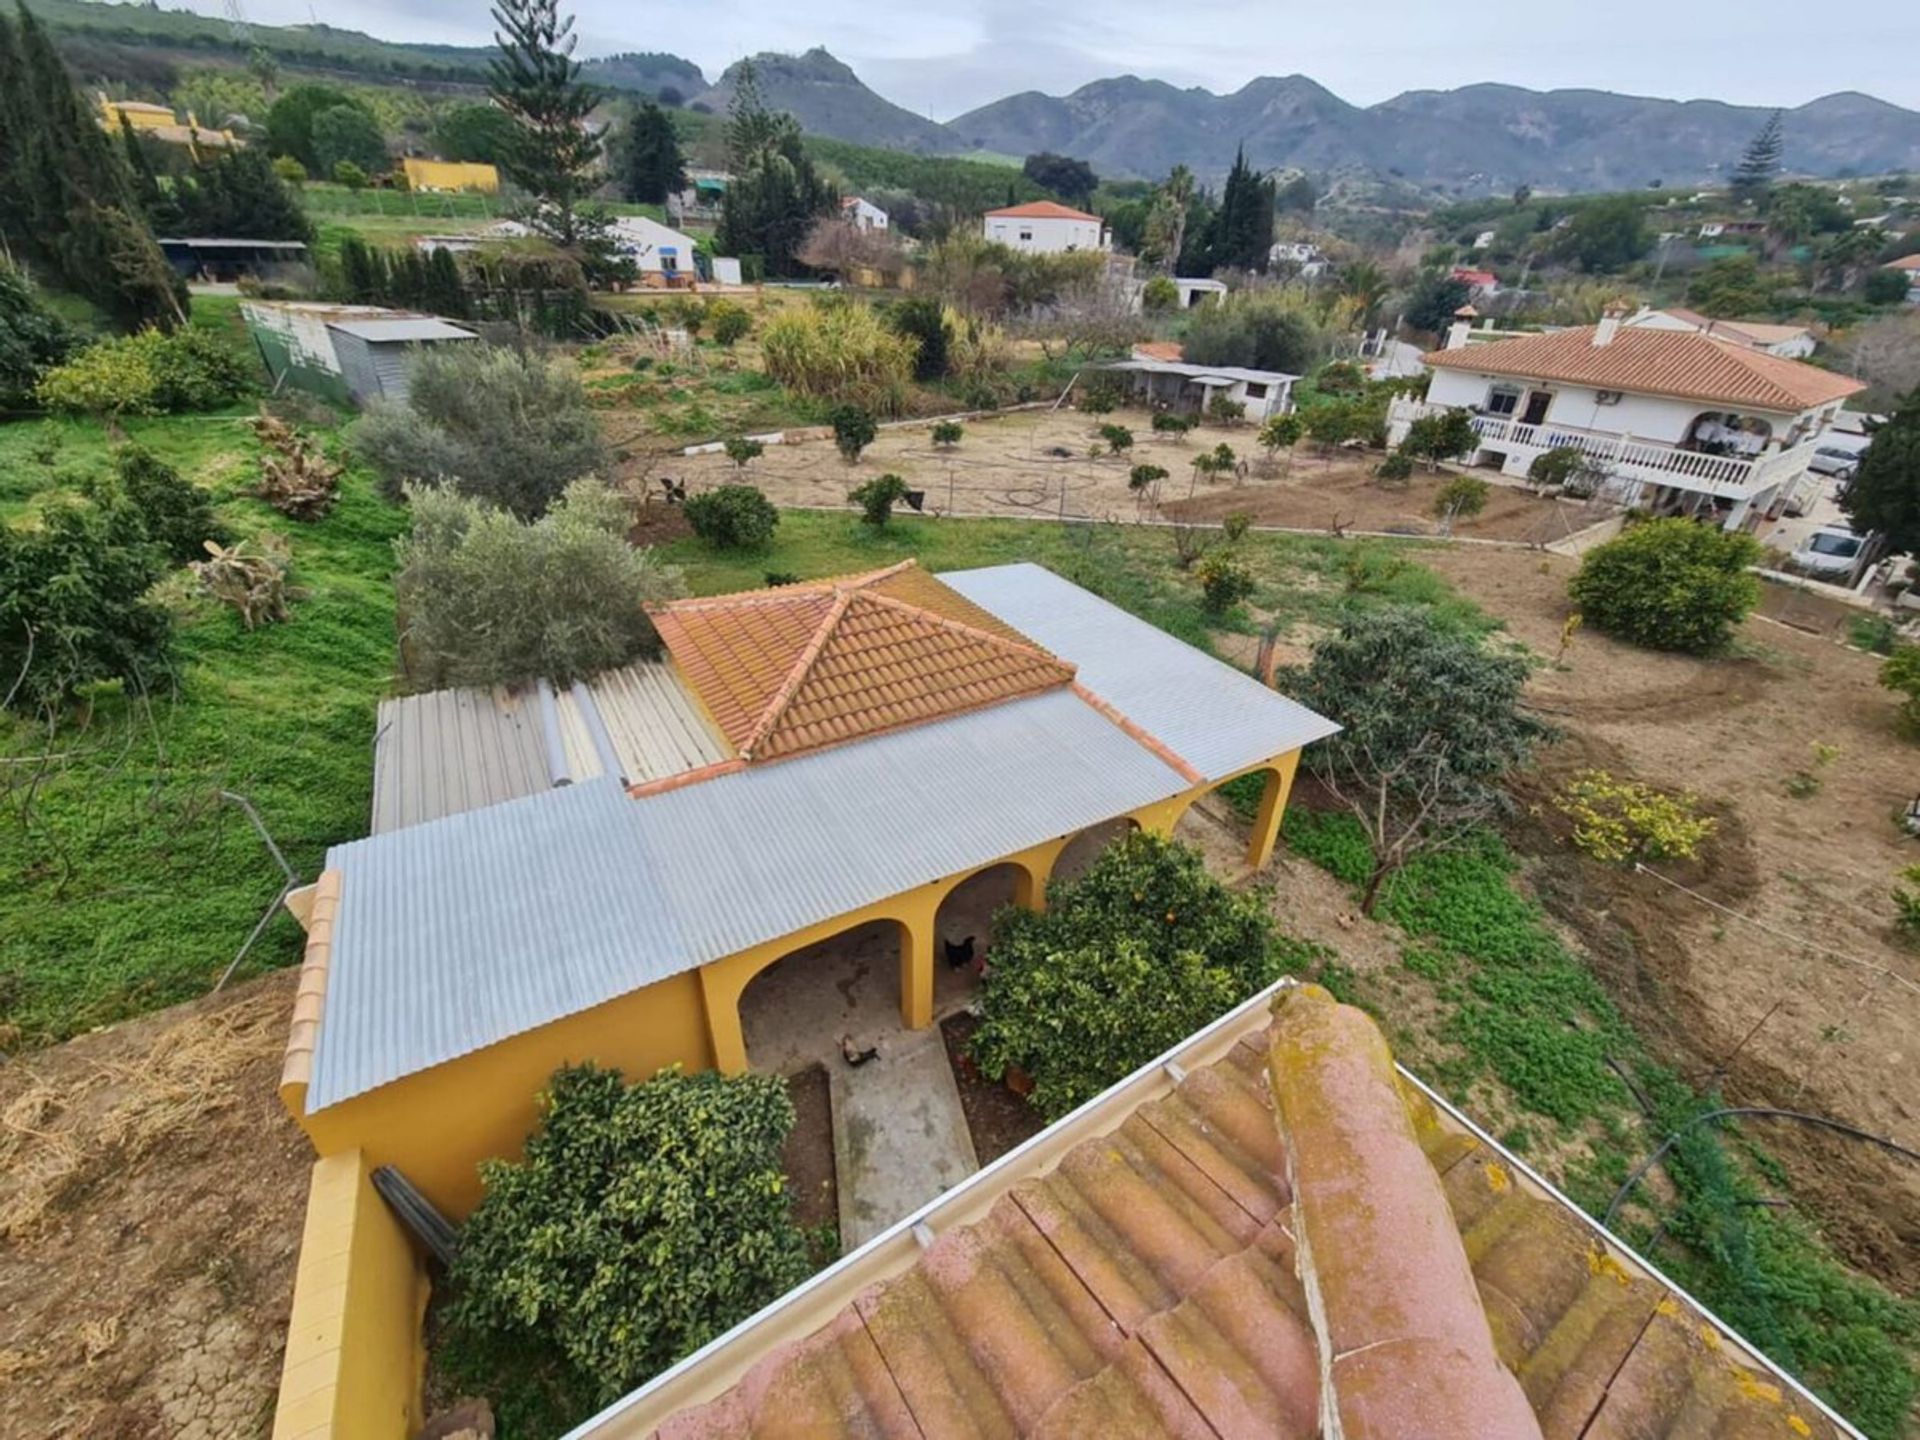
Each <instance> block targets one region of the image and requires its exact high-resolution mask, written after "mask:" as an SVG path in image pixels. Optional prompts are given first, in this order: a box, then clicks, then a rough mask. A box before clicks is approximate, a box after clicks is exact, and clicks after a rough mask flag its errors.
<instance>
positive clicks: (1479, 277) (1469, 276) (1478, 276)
mask: <svg viewBox="0 0 1920 1440" xmlns="http://www.w3.org/2000/svg"><path fill="white" fill-rule="evenodd" d="M1453 278H1454V279H1456V280H1458V281H1461V282H1462V283H1463V284H1465V285H1466V287H1467V293H1468V294H1469V295H1471V296H1472V297H1473V298H1474V299H1476V300H1490V299H1492V298H1493V297H1494V296H1495V295H1498V294H1499V293H1500V277H1499V276H1498V275H1496V274H1494V273H1493V272H1492V271H1491V270H1475V269H1474V268H1473V267H1472V266H1469V265H1456V266H1454V267H1453Z"/></svg>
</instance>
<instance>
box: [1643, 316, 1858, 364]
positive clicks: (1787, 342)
mask: <svg viewBox="0 0 1920 1440" xmlns="http://www.w3.org/2000/svg"><path fill="white" fill-rule="evenodd" d="M1626 323H1627V324H1629V325H1637V326H1640V327H1642V328H1644V329H1648V330H1691V331H1693V332H1695V333H1697V334H1700V335H1711V336H1713V337H1714V339H1716V340H1731V341H1733V342H1734V343H1735V344H1736V345H1750V346H1752V347H1753V348H1754V349H1755V350H1764V351H1766V352H1767V354H1769V355H1778V356H1780V357H1781V358H1782V359H1786V360H1804V359H1806V358H1807V356H1809V355H1811V354H1813V352H1814V351H1815V350H1816V349H1817V348H1818V347H1819V344H1820V342H1819V340H1818V339H1817V338H1816V337H1815V335H1814V333H1813V331H1811V330H1809V329H1808V328H1807V327H1806V326H1804V325H1763V324H1761V323H1760V322H1759V321H1757V320H1715V319H1714V318H1713V317H1712V316H1710V315H1702V314H1701V313H1700V312H1699V311H1697V310H1683V309H1681V308H1679V307H1678V306H1675V307H1673V308H1672V309H1668V310H1653V309H1649V308H1648V307H1647V306H1645V305H1643V306H1641V307H1640V309H1639V310H1638V311H1636V312H1635V313H1634V314H1632V315H1629V316H1628V317H1627V319H1626Z"/></svg>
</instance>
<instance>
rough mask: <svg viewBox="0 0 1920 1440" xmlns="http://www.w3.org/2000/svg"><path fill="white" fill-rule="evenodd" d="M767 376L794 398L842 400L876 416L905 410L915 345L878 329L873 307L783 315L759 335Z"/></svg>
mask: <svg viewBox="0 0 1920 1440" xmlns="http://www.w3.org/2000/svg"><path fill="white" fill-rule="evenodd" d="M760 353H761V356H762V357H763V359H764V361H765V363H766V367H767V373H768V374H769V375H771V376H772V377H773V378H774V379H776V380H778V381H779V382H780V383H781V384H782V385H784V386H786V388H787V389H788V390H790V391H792V392H793V393H794V394H795V395H800V396H804V397H806V398H807V399H810V400H828V401H840V402H843V403H844V404H847V405H852V406H857V407H858V408H860V409H861V410H865V411H870V412H871V413H873V414H876V415H897V414H899V413H900V411H901V410H902V409H904V408H905V407H906V402H907V392H908V389H909V386H910V384H911V381H912V378H913V366H914V356H915V351H914V344H913V341H911V340H909V339H907V338H906V337H904V336H902V335H899V334H897V333H895V332H894V331H893V330H891V329H889V328H888V327H887V326H885V325H883V324H881V322H880V320H879V318H878V317H877V316H876V315H875V314H874V313H873V309H872V307H871V306H867V305H854V304H840V305H809V306H805V307H797V308H794V309H789V310H784V311H782V312H781V313H780V314H779V315H776V316H775V317H774V318H773V319H771V320H769V321H768V322H767V323H766V325H765V327H764V328H762V330H761V332H760Z"/></svg>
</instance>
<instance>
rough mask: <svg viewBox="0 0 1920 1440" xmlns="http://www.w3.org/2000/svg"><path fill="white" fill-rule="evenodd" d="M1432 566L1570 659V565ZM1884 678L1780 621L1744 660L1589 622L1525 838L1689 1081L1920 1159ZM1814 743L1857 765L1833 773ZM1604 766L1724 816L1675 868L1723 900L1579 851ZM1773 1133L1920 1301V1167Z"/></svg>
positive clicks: (1552, 900)
mask: <svg viewBox="0 0 1920 1440" xmlns="http://www.w3.org/2000/svg"><path fill="white" fill-rule="evenodd" d="M1422 560H1423V562H1424V563H1426V564H1428V565H1430V566H1432V567H1434V568H1435V569H1436V570H1438V571H1440V572H1441V573H1442V574H1444V575H1445V576H1446V577H1447V578H1448V579H1449V580H1450V581H1451V582H1452V583H1453V584H1454V585H1455V586H1457V587H1458V588H1459V589H1460V590H1461V591H1463V592H1464V593H1465V594H1467V595H1469V596H1470V597H1472V598H1473V599H1474V600H1475V601H1477V602H1478V603H1479V604H1480V605H1481V606H1483V607H1484V608H1485V609H1486V610H1487V611H1489V612H1490V613H1491V614H1493V615H1495V616H1497V617H1498V618H1499V619H1501V620H1502V621H1504V622H1505V623H1506V626H1507V628H1508V630H1509V631H1510V632H1511V633H1512V634H1513V635H1514V636H1515V637H1516V638H1518V639H1520V640H1521V641H1524V642H1525V643H1526V644H1527V645H1528V646H1530V647H1531V648H1532V649H1533V650H1534V651H1535V652H1536V653H1537V654H1540V655H1549V656H1550V655H1552V654H1554V653H1555V651H1556V650H1557V648H1558V646H1559V642H1560V634H1561V628H1562V626H1563V624H1564V623H1565V621H1566V619H1567V616H1568V615H1569V613H1570V611H1571V607H1570V605H1569V604H1568V601H1567V599H1566V582H1567V580H1568V578H1569V577H1570V576H1571V575H1572V573H1573V571H1574V568H1575V563H1574V562H1573V561H1571V560H1565V559H1562V558H1561V557H1559V556H1554V555H1540V554H1528V553H1523V552H1517V551H1501V550H1492V549H1487V548H1482V547H1472V548H1468V547H1455V548H1448V549H1443V550H1435V551H1431V552H1429V553H1428V554H1426V555H1424V556H1423V557H1422ZM1878 663H1879V661H1878V658H1877V657H1874V656H1869V655H1864V654H1860V653H1858V652H1856V651H1853V650H1850V649H1847V648H1845V647H1844V646H1843V645H1840V644H1837V643H1835V641H1834V640H1832V639H1830V638H1826V636H1824V635H1816V634H1809V633H1807V632H1806V631H1804V630H1802V629H1799V628H1795V627H1793V626H1790V625H1784V624H1780V623H1777V622H1773V621H1770V620H1767V619H1765V618H1759V617H1756V618H1754V619H1751V620H1749V621H1748V622H1747V624H1746V626H1745V627H1744V628H1743V630H1742V632H1741V635H1740V638H1739V642H1738V645H1737V648H1736V654H1734V655H1733V656H1730V657H1728V658H1723V659H1714V660H1699V659H1692V658H1688V657H1684V656H1674V655H1662V654H1656V653H1653V652H1650V651H1644V650H1639V649H1636V648H1634V647H1631V646H1628V645H1624V644H1619V643H1616V642H1614V641H1612V640H1609V639H1607V638H1606V637H1604V636H1601V635H1597V634H1594V633H1592V632H1590V631H1581V632H1579V633H1578V634H1577V636H1576V638H1575V639H1574V640H1573V642H1572V645H1571V646H1570V648H1569V649H1568V652H1567V655H1566V657H1565V661H1564V663H1563V664H1562V665H1560V666H1557V667H1551V668H1546V669H1543V670H1542V671H1541V672H1540V673H1539V674H1538V675H1537V676H1536V677H1535V679H1534V680H1533V682H1532V684H1531V687H1530V690H1531V695H1532V698H1533V701H1534V703H1535V704H1536V706H1537V707H1538V709H1539V710H1540V711H1541V712H1543V713H1544V714H1545V715H1546V716H1547V717H1548V718H1549V719H1551V720H1552V721H1554V722H1555V723H1556V724H1557V725H1559V726H1560V727H1562V729H1563V731H1564V738H1563V739H1562V740H1561V742H1560V743H1558V744H1557V745H1554V746H1552V747H1550V748H1549V749H1548V750H1547V751H1546V752H1545V754H1544V757H1543V761H1542V764H1541V766H1540V770H1539V774H1538V775H1537V776H1536V777H1534V778H1533V779H1532V780H1531V781H1530V782H1529V785H1528V793H1527V795H1526V796H1525V797H1524V798H1526V799H1527V800H1529V801H1530V802H1532V803H1530V804H1529V806H1528V809H1529V813H1530V816H1531V819H1530V821H1529V822H1528V823H1525V824H1523V825H1522V827H1521V832H1520V834H1519V835H1518V836H1517V837H1516V839H1517V842H1518V843H1519V845H1520V847H1521V849H1522V850H1523V852H1525V853H1526V854H1527V857H1528V878H1529V881H1530V883H1531V885H1532V888H1533V890H1534V892H1535V893H1536V895H1537V896H1538V897H1539V898H1540V900H1541V901H1542V902H1543V903H1544V904H1545V905H1546V906H1547V908H1548V910H1549V912H1550V913H1551V914H1552V915H1553V916H1554V917H1555V918H1556V919H1557V920H1558V921H1559V922H1560V923H1561V924H1563V925H1564V926H1566V927H1567V928H1568V929H1569V930H1570V931H1571V932H1572V933H1573V934H1574V935H1575V936H1576V938H1577V939H1578V940H1579V941H1580V942H1581V944H1582V948H1583V949H1584V950H1585V951H1586V953H1587V954H1588V955H1589V956H1590V957H1591V958H1592V960H1593V961H1594V963H1595V965H1596V967H1597V969H1598V971H1599V973H1600V974H1601V976H1602V978H1603V979H1604V980H1605V981H1606V983H1607V984H1608V986H1609V988H1610V989H1611V990H1612V992H1613V994H1614V996H1615V997H1616V999H1617V1000H1618V1002H1619V1003H1620V1004H1621V1005H1622V1007H1623V1008H1624V1009H1625V1010H1626V1012H1627V1013H1628V1015H1629V1016H1630V1018H1631V1019H1632V1020H1633V1021H1634V1022H1635V1024H1636V1025H1637V1026H1638V1028H1639V1029H1640V1030H1641V1032H1642V1033H1643V1034H1645V1035H1646V1036H1647V1037H1648V1038H1649V1040H1650V1042H1651V1043H1652V1044H1653V1046H1654V1047H1655V1049H1656V1050H1657V1051H1659V1052H1662V1053H1663V1058H1665V1059H1667V1060H1668V1061H1669V1062H1670V1063H1673V1064H1675V1065H1676V1066H1677V1067H1678V1068H1679V1069H1680V1070H1681V1071H1682V1072H1683V1073H1684V1074H1685V1075H1686V1076H1687V1078H1689V1079H1690V1080H1692V1081H1693V1082H1694V1083H1696V1084H1698V1085H1700V1086H1702V1087H1703V1088H1707V1087H1712V1086H1714V1085H1716V1084H1717V1085H1718V1086H1719V1087H1720V1089H1721V1091H1722V1093H1723V1095H1724V1096H1725V1098H1726V1101H1727V1103H1729V1104H1736V1105H1738V1104H1747V1105H1769V1106H1777V1107H1781V1108H1787V1109H1797V1110H1805V1111H1811V1112H1813V1113H1816V1114H1821V1115H1826V1116H1831V1117H1833V1118H1836V1119H1840V1120H1843V1121H1846V1122H1849V1123H1851V1124H1854V1125H1857V1126H1860V1127H1862V1128H1864V1129H1867V1130H1870V1131H1873V1132H1874V1133H1876V1134H1880V1135H1886V1136H1889V1137H1891V1138H1893V1139H1894V1140H1897V1141H1899V1142H1900V1143H1902V1144H1905V1145H1908V1146H1915V1147H1920V1064H1917V1063H1916V1062H1917V1061H1920V955H1916V952H1915V951H1914V949H1912V948H1910V947H1909V946H1908V945H1907V944H1906V943H1905V942H1904V941H1902V940H1901V939H1900V938H1899V937H1898V936H1897V935H1896V933H1895V931H1894V929H1893V925H1892V920H1893V913H1894V912H1893V906H1892V903H1891V900H1890V899H1889V890H1890V889H1891V887H1892V885H1893V884H1894V882H1895V878H1896V874H1897V872H1898V871H1899V870H1900V869H1901V868H1902V867H1903V866H1906V865H1910V864H1914V863H1916V862H1920V844H1917V843H1916V842H1915V841H1914V840H1911V839H1909V838H1907V837H1906V836H1905V834H1904V832H1903V831H1902V829H1901V828H1900V826H1899V824H1898V817H1899V815H1900V812H1901V811H1902V810H1903V809H1904V807H1905V806H1906V804H1907V802H1908V801H1909V800H1910V799H1911V798H1912V796H1913V794H1914V792H1915V790H1916V789H1917V788H1920V783H1917V782H1916V773H1917V771H1920V766H1916V761H1917V760H1920V749H1916V748H1915V747H1913V746H1912V745H1910V744H1909V743H1908V742H1906V741H1904V740H1902V739H1901V738H1900V737H1899V736H1898V735H1897V734H1896V733H1895V731H1894V728H1893V717H1894V704H1893V699H1892V697H1891V696H1890V695H1889V694H1888V692H1887V691H1885V690H1883V689H1881V688H1880V686H1879V685H1878V684H1877V683H1876V678H1875V677H1876V672H1877V668H1878ZM1816 745H1820V746H1833V747H1837V749H1838V754H1837V756H1836V757H1835V758H1833V759H1832V760H1831V761H1829V762H1828V763H1824V764H1822V763H1819V762H1818V761H1817V760H1816V754H1815V746H1816ZM1590 767H1597V768H1604V769H1607V770H1610V771H1612V772H1613V773H1614V774H1615V775H1617V776H1622V777H1631V778H1633V779H1637V780H1642V781H1645V782H1648V783H1650V784H1654V785H1657V786H1661V787H1665V788H1671V789H1675V790H1690V791H1692V792H1694V793H1695V794H1697V795H1698V796H1699V797H1700V798H1701V800H1702V801H1703V804H1704V806H1705V808H1707V809H1708V810H1710V811H1711V812H1712V813H1713V814H1715V815H1716V816H1717V817H1718V818H1719V821H1720V826H1719V831H1718V833H1717V835H1716V836H1715V838H1714V839H1713V840H1712V841H1711V842H1710V845H1709V847H1708V849H1707V851H1706V852H1705V853H1704V854H1703V857H1702V859H1701V861H1700V862H1698V863H1696V864H1693V865H1689V866H1687V867H1684V868H1680V869H1675V868H1672V867H1663V871H1664V872H1665V873H1667V874H1668V875H1669V876H1670V877H1671V878H1672V879H1674V880H1677V881H1679V882H1680V883H1681V884H1684V885H1686V886H1687V887H1689V889H1691V890H1693V891H1695V892H1697V896H1698V897H1704V898H1696V895H1691V894H1688V893H1686V892H1685V891H1683V890H1680V889H1677V888H1675V887H1674V886H1673V885H1669V884H1666V883H1663V882H1662V881H1661V880H1660V879H1658V878H1655V877H1653V876H1650V875H1646V874H1637V873H1635V872H1634V871H1632V870H1630V869H1625V868H1621V867H1616V866H1609V865H1603V864H1600V863H1598V862H1596V861H1593V860H1591V859H1589V858H1587V857H1585V856H1584V855H1581V854H1580V853H1579V852H1577V851H1575V850H1574V849H1573V848H1572V847H1571V846H1570V845H1568V844H1567V843H1566V840H1565V836H1564V834H1563V833H1562V831H1561V828H1560V826H1559V825H1557V824H1556V823H1554V822H1557V821H1558V819H1559V817H1558V816H1557V815H1555V814H1554V812H1553V811H1552V810H1551V807H1549V806H1548V805H1546V804H1545V803H1544V802H1545V800H1546V798H1547V796H1548V795H1550V794H1551V793H1552V792H1553V791H1554V790H1555V789H1556V788H1557V787H1558V785H1559V784H1560V783H1561V782H1562V781H1563V780H1564V778H1565V777H1566V776H1567V775H1568V774H1569V773H1571V772H1573V771H1575V770H1580V769H1585V768H1590ZM1803 774H1804V775H1806V776H1808V777H1810V782H1809V780H1802V779H1799V778H1797V777H1799V776H1801V775H1803ZM1708 902H1712V903H1708ZM1716 906H1718V907H1724V908H1716ZM1759 1123H1761V1124H1764V1122H1759ZM1763 1133H1764V1143H1765V1144H1766V1146H1767V1147H1768V1148H1769V1149H1770V1150H1771V1151H1772V1152H1773V1153H1774V1154H1775V1155H1777V1156H1778V1157H1780V1158H1781V1159H1782V1160H1783V1161H1784V1162H1785V1163H1786V1164H1787V1166H1788V1170H1789V1173H1790V1175H1791V1177H1792V1180H1793V1188H1794V1192H1795V1195H1796V1198H1797V1199H1798V1200H1799V1201H1801V1202H1802V1203H1804V1204H1805V1205H1806V1206H1808V1207H1809V1208H1810V1210H1811V1211H1812V1213H1813V1214H1815V1215H1816V1216H1817V1217H1818V1218H1819V1219H1820V1221H1821V1222H1822V1223H1823V1225H1824V1226H1825V1228H1826V1229H1827V1231H1828V1234H1829V1237H1830V1238H1831V1239H1832V1241H1833V1242H1834V1244H1835V1245H1836V1247H1837V1248H1838V1249H1839V1250H1840V1251H1841V1252H1842V1253H1843V1254H1844V1255H1846V1256H1847V1258H1848V1259H1849V1260H1851V1261H1852V1262H1853V1263H1854V1264H1855V1265H1856V1266H1858V1267H1859V1268H1860V1269H1862V1270H1865V1271H1867V1272H1868V1273H1871V1274H1875V1275H1878V1276H1880V1277H1881V1278H1882V1279H1884V1280H1886V1281H1887V1282H1888V1283H1890V1284H1893V1285H1895V1286H1896V1287H1897V1288H1899V1289H1900V1290H1902V1291H1903V1292H1905V1293H1908V1294H1912V1293H1914V1292H1915V1290H1916V1288H1917V1287H1920V1173H1916V1167H1913V1166H1903V1165H1901V1164H1900V1163H1899V1162H1897V1161H1895V1160H1893V1159H1891V1158H1888V1157H1884V1156H1883V1155H1882V1154H1881V1152H1878V1151H1876V1150H1874V1149H1873V1148H1872V1147H1870V1146H1866V1145H1861V1144H1857V1143H1852V1142H1847V1141H1844V1140H1839V1139H1833V1138H1828V1137H1827V1136H1825V1135H1824V1134H1822V1133H1821V1132H1819V1131H1816V1130H1812V1129H1809V1128H1806V1127H1802V1126H1798V1125H1794V1124H1790V1123H1773V1124H1767V1125H1765V1128H1764V1132H1763Z"/></svg>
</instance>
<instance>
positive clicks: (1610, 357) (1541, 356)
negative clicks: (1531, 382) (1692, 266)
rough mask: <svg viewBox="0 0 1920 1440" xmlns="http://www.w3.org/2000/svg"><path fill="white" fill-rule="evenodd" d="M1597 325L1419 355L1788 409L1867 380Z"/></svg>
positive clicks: (1489, 369) (1696, 337)
mask: <svg viewBox="0 0 1920 1440" xmlns="http://www.w3.org/2000/svg"><path fill="white" fill-rule="evenodd" d="M1596 329H1597V327H1596V326H1592V325H1582V326H1579V327H1578V328H1576V329H1572V330H1557V331H1555V332H1553V333H1552V334H1550V335H1523V336H1520V337H1518V338H1516V339H1512V340H1495V341H1492V342H1490V343H1488V344H1485V345H1472V346H1468V347H1467V348H1465V349H1461V350H1435V351H1431V352H1429V353H1428V354H1426V355H1423V356H1421V357H1420V358H1421V359H1422V360H1424V361H1425V362H1426V363H1427V364H1429V365H1432V366H1436V367H1438V368H1440V369H1443V370H1471V371H1474V372H1476V373H1479V374H1485V375H1515V376H1520V377H1523V378H1527V379H1537V380H1559V381H1562V382H1564V383H1566V384H1569V385H1592V386H1596V387H1598V388H1599V389H1603V390H1630V391H1632V392H1634V393H1635V394H1638V395H1673V396H1678V397H1680V398H1682V399H1687V400H1711V401H1718V402H1720V403H1721V404H1726V405H1751V406H1753V407H1754V408H1755V409H1758V410H1771V411H1774V412H1775V413H1784V414H1797V413H1799V412H1800V411H1802V410H1811V409H1813V408H1815V407H1816V406H1820V405H1825V404H1827V403H1829V402H1830V401H1834V400H1841V399H1844V398H1845V397H1847V396H1849V395H1853V394H1857V393H1858V392H1859V391H1861V390H1864V389H1866V388H1867V387H1866V386H1865V385H1864V384H1863V383H1862V382H1860V381H1858V380H1851V379H1848V378H1847V377H1846V376H1845V375H1835V374H1833V373H1832V372H1831V371H1827V370H1821V369H1819V368H1818V367H1816V366H1813V365H1803V364H1802V363H1801V362H1800V361H1798V360H1788V359H1785V358H1783V357H1782V356H1779V355H1769V354H1767V353H1766V351H1764V350H1755V349H1751V348H1749V347H1747V346H1745V345H1741V344H1739V343H1737V342H1736V343H1724V342H1722V341H1719V340H1715V339H1713V338H1712V337H1710V336H1707V335H1702V334H1699V333H1697V332H1695V331H1691V330H1650V329H1646V328H1644V327H1642V326H1637V325H1623V326H1621V327H1620V328H1619V330H1617V331H1616V332H1615V334H1614V337H1613V339H1612V341H1611V342H1609V343H1608V344H1605V345H1595V344H1594V343H1593V339H1594V334H1595V331H1596Z"/></svg>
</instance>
